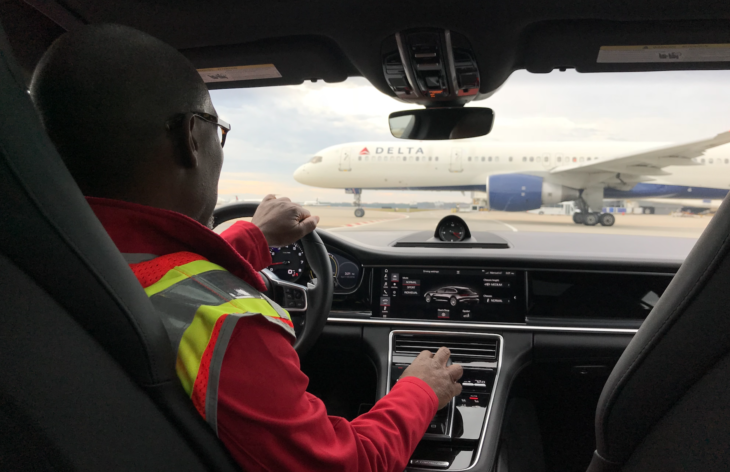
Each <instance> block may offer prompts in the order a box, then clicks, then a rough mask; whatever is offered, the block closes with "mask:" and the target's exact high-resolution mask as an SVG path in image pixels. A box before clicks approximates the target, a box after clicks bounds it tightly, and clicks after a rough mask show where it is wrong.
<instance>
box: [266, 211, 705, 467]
mask: <svg viewBox="0 0 730 472" xmlns="http://www.w3.org/2000/svg"><path fill="white" fill-rule="evenodd" d="M319 234H320V237H321V239H322V241H323V242H324V244H325V245H326V247H327V249H328V252H329V254H330V261H331V263H332V264H333V265H332V269H333V276H334V279H335V296H334V299H333V304H332V310H331V311H330V315H329V319H328V323H327V327H326V328H325V331H324V333H323V335H322V337H321V338H320V339H321V341H320V342H323V343H325V344H327V343H334V344H331V345H330V347H331V348H333V349H336V350H341V349H346V350H347V349H350V350H362V351H363V352H365V353H367V356H368V357H369V359H370V361H372V364H373V365H374V366H375V368H376V374H377V388H376V399H377V397H381V396H383V395H385V394H387V392H388V391H389V390H390V388H392V387H393V385H395V383H396V382H397V381H398V378H399V377H400V375H401V373H402V372H403V370H404V369H405V368H407V366H408V365H409V364H410V363H411V362H412V360H413V359H414V358H415V356H417V355H418V353H419V352H420V351H421V350H423V349H430V350H432V351H433V350H435V349H438V347H440V346H443V345H445V346H447V347H449V349H450V350H451V352H452V359H453V361H454V362H458V363H460V364H462V366H464V372H465V374H464V377H463V378H462V380H461V382H462V387H463V392H462V394H461V395H459V396H458V397H456V398H455V399H454V400H453V401H452V403H451V404H450V405H449V406H447V407H446V408H444V409H442V410H440V411H439V413H438V414H437V415H436V416H435V417H434V418H433V419H432V421H431V423H430V424H429V427H428V433H427V434H426V435H425V436H424V438H423V440H422V441H421V443H420V444H419V446H418V447H417V449H416V452H415V453H414V454H413V456H412V458H411V460H410V462H409V466H408V469H407V470H409V471H429V470H449V471H452V472H453V471H471V470H491V467H492V464H494V461H495V458H496V456H497V454H498V444H499V437H500V428H501V427H502V420H503V418H504V416H505V412H506V410H507V402H508V399H509V397H510V390H511V388H512V384H513V383H514V382H515V379H516V378H517V377H518V376H519V375H520V372H523V371H524V370H525V368H526V367H528V366H530V365H537V364H541V363H542V364H541V365H558V366H561V367H559V368H557V367H556V369H558V370H555V372H568V374H567V375H576V376H580V377H581V378H586V379H590V378H593V376H595V375H599V376H600V375H608V372H610V370H611V365H612V364H611V363H612V362H615V361H616V360H617V359H618V357H619V356H620V355H621V353H622V352H623V350H624V349H625V347H626V345H627V344H628V343H629V342H630V340H631V339H632V337H633V335H634V334H635V333H636V331H637V329H638V328H639V327H640V326H641V324H642V322H643V320H644V319H645V318H646V317H647V315H648V314H649V313H650V312H651V310H652V308H653V307H654V306H655V305H656V303H657V302H658V301H659V298H660V297H661V296H662V294H663V293H664V291H665V290H666V289H667V287H668V286H669V284H670V283H671V281H672V278H673V276H674V274H675V273H676V271H677V270H678V269H679V267H680V265H681V262H682V261H683V260H684V258H685V257H686V255H687V254H688V253H689V251H690V250H691V248H692V246H693V244H694V240H691V239H689V238H649V237H640V236H632V235H605V234H604V235H591V234H570V233H552V234H551V233H517V232H499V233H498V234H487V233H479V232H471V231H470V230H469V228H468V226H467V225H466V222H464V221H463V220H461V219H460V218H459V219H457V218H453V217H452V218H448V219H445V220H443V221H442V223H441V224H439V225H438V227H437V228H436V230H435V231H377V230H369V231H368V230H361V231H357V230H347V231H321V232H320V233H319ZM272 259H273V260H274V265H272V266H271V267H270V269H271V270H272V271H274V272H275V273H276V274H277V275H278V276H279V277H281V278H283V279H286V280H288V281H290V282H291V283H295V284H301V285H306V283H307V282H308V281H309V280H311V277H312V274H311V273H310V272H309V267H308V263H307V260H306V255H305V254H303V252H302V251H301V248H300V247H299V246H298V245H292V246H290V247H286V248H280V249H278V250H277V249H272ZM318 343H319V342H318ZM330 352H331V351H330ZM559 369H563V370H559ZM571 378H572V377H571ZM591 414H592V412H591Z"/></svg>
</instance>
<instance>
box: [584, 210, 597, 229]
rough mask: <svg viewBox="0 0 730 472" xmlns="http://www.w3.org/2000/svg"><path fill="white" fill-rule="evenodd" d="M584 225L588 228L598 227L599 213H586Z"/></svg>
mask: <svg viewBox="0 0 730 472" xmlns="http://www.w3.org/2000/svg"><path fill="white" fill-rule="evenodd" d="M583 224H584V225H586V226H596V225H597V224H598V213H586V214H585V216H584V217H583Z"/></svg>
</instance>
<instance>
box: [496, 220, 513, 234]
mask: <svg viewBox="0 0 730 472" xmlns="http://www.w3.org/2000/svg"><path fill="white" fill-rule="evenodd" d="M492 221H496V222H497V223H502V224H503V225H505V226H506V227H508V228H509V229H511V230H512V231H514V232H515V233H517V228H515V227H514V226H512V225H508V224H507V223H505V222H504V221H499V220H492Z"/></svg>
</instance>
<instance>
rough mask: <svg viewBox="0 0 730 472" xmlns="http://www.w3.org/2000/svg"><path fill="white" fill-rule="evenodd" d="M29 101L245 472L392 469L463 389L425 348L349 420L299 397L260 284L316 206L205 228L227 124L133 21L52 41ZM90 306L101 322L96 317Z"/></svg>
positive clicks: (295, 363)
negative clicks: (274, 253)
mask: <svg viewBox="0 0 730 472" xmlns="http://www.w3.org/2000/svg"><path fill="white" fill-rule="evenodd" d="M31 97H32V99H33V101H34V103H35V106H36V108H37V109H38V111H39V113H40V115H41V119H42V122H43V124H44V126H45V128H46V130H47V132H48V134H49V136H50V137H51V139H52V140H53V142H54V143H55V145H56V147H57V148H58V150H59V152H60V154H61V156H62V158H63V159H64V161H65V163H66V165H67V167H68V168H69V170H70V171H71V173H72V174H73V176H74V177H75V179H76V181H77V183H78V185H79V187H80V188H81V190H82V192H83V193H84V195H85V196H86V197H87V200H88V202H89V204H90V205H91V207H92V209H93V210H94V212H95V214H96V215H97V217H98V218H99V220H100V221H101V222H102V224H103V225H104V227H105V229H106V230H107V232H108V233H109V235H110V237H111V238H112V240H113V241H114V243H115V244H116V245H117V247H118V248H119V250H120V252H121V253H122V254H123V256H124V257H125V259H126V260H127V262H128V263H129V266H130V268H131V270H132V271H133V272H134V274H135V275H136V277H137V279H138V280H139V282H140V284H141V285H142V287H143V288H144V290H145V292H146V293H147V295H148V296H149V297H150V300H151V302H152V304H153V305H154V307H155V309H156V310H157V312H158V313H159V315H160V317H161V319H162V321H163V323H164V325H165V327H166V329H167V332H168V335H169V337H170V340H171V343H172V346H173V349H174V350H175V351H176V353H177V363H176V371H177V374H178V377H179V379H180V381H181V384H182V387H183V388H184V390H185V392H186V393H187V394H188V396H189V397H190V399H191V401H192V402H193V405H194V406H195V408H196V409H197V411H198V412H199V413H200V415H201V416H202V417H203V418H204V419H205V420H206V422H207V423H208V424H209V425H210V427H211V428H212V429H213V430H214V431H215V432H216V434H217V435H218V437H219V438H220V440H221V441H223V443H224V445H225V446H226V447H227V449H228V450H229V451H230V452H231V454H232V456H233V457H234V458H235V460H236V461H237V462H238V463H239V464H240V465H241V467H242V468H243V469H244V470H246V471H258V470H267V471H284V470H311V471H329V470H333V471H334V470H341V471H354V470H358V471H401V470H403V469H404V468H405V467H406V464H407V461H408V458H409V457H410V455H411V454H412V453H413V450H414V449H415V447H416V445H417V443H418V441H419V440H420V439H421V437H422V436H423V433H424V432H425V431H426V429H427V427H428V424H429V422H430V420H431V418H432V417H433V416H434V414H435V413H436V411H437V409H439V408H443V407H444V406H445V405H446V404H447V403H448V402H449V401H450V400H451V398H453V397H454V396H455V395H458V394H459V393H460V392H461V385H460V384H459V383H457V380H458V379H459V378H460V377H461V374H462V369H461V366H458V365H447V363H448V359H449V355H450V353H449V351H448V349H446V348H444V347H442V348H441V349H439V350H438V352H436V353H430V352H427V351H424V352H422V353H421V354H420V355H419V356H418V357H417V358H416V359H415V361H414V362H413V363H412V364H411V366H410V367H408V368H407V369H406V370H405V372H404V373H403V375H402V376H401V378H400V379H399V381H398V382H397V384H396V385H395V387H393V389H392V390H391V391H390V393H389V394H388V395H386V396H385V397H384V398H382V399H381V400H380V401H378V402H377V403H376V404H375V406H374V407H373V408H372V409H371V410H370V411H369V412H367V413H365V414H363V415H361V416H359V417H358V418H356V419H354V420H353V421H350V422H348V421H346V420H345V419H343V418H338V417H334V416H328V415H327V412H326V410H325V406H324V404H323V403H322V402H321V401H320V400H319V399H318V398H316V397H314V396H312V395H311V394H309V393H307V392H306V388H307V384H308V379H307V377H306V376H305V375H304V374H303V373H302V372H301V370H300V367H299V358H298V355H297V353H296V352H295V351H294V349H293V347H292V343H293V341H294V339H295V338H294V329H293V325H292V322H291V319H290V317H289V314H288V313H287V312H286V311H285V310H283V309H282V308H281V307H279V306H278V305H277V304H276V303H274V302H273V301H271V300H270V299H268V298H267V297H266V295H265V294H264V293H262V292H264V291H265V285H264V283H263V281H262V280H261V278H260V275H259V274H258V272H257V271H259V270H261V269H263V268H265V267H267V266H268V265H270V264H271V258H270V253H269V249H268V248H269V246H282V245H287V244H291V243H293V242H295V241H297V240H298V239H300V238H301V237H302V236H304V235H306V234H308V233H309V232H311V231H313V230H314V228H315V227H316V225H317V223H318V218H317V217H316V216H312V215H310V213H309V212H308V211H307V210H305V209H303V208H301V207H300V206H299V205H296V204H294V203H292V202H291V201H289V200H288V199H286V198H276V197H274V196H273V195H269V196H267V197H266V198H265V199H264V200H263V201H262V203H261V205H260V206H259V208H258V210H257V211H256V213H255V215H254V217H253V219H252V221H251V222H250V223H248V222H237V223H236V224H234V225H233V226H232V227H231V228H229V229H228V230H226V231H225V232H223V233H222V234H221V235H218V234H216V233H214V232H213V231H211V229H210V226H211V219H212V214H213V209H214V208H215V204H216V201H217V186H218V179H219V176H220V172H221V166H222V164H223V146H224V144H225V139H226V135H227V133H228V131H230V128H231V127H230V126H229V125H228V124H227V123H225V122H223V121H222V120H221V119H220V118H218V115H217V113H216V110H215V108H214V107H213V104H212V102H211V98H210V95H209V93H208V90H207V88H206V86H205V84H204V83H203V81H202V79H201V78H200V75H199V74H198V72H197V71H196V69H195V68H194V67H193V65H192V64H190V62H189V61H188V60H187V59H186V58H185V57H184V56H183V55H182V54H180V53H179V52H178V51H177V50H175V49H174V48H172V47H170V46H168V45H166V44H164V43H162V42H161V41H159V40H157V39H155V38H153V37H151V36H149V35H147V34H144V33H141V32H139V31H136V30H134V29H131V28H128V27H123V26H115V25H92V26H87V27H84V28H82V29H80V30H77V31H74V32H72V33H67V34H65V35H64V36H62V37H61V38H59V39H58V40H57V41H55V42H54V44H53V45H52V46H51V47H50V48H49V50H48V51H47V52H46V54H45V55H44V56H43V58H42V59H41V61H40V63H39V64H38V67H37V68H36V71H35V73H34V75H33V80H32V84H31ZM99 316H103V313H100V314H99Z"/></svg>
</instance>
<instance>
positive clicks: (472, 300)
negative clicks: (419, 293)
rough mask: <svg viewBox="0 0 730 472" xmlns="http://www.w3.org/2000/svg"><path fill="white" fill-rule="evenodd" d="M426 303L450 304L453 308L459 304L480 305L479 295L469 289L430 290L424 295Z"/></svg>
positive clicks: (444, 288) (443, 288) (447, 288)
mask: <svg viewBox="0 0 730 472" xmlns="http://www.w3.org/2000/svg"><path fill="white" fill-rule="evenodd" d="M424 298H425V299H426V303H431V302H432V301H433V302H448V303H449V305H451V306H456V305H458V304H459V303H465V304H472V305H473V304H477V303H479V294H478V293H476V292H475V291H474V290H472V289H470V288H469V287H454V286H449V287H441V288H438V289H436V290H430V291H428V292H426V293H425V294H424Z"/></svg>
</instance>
